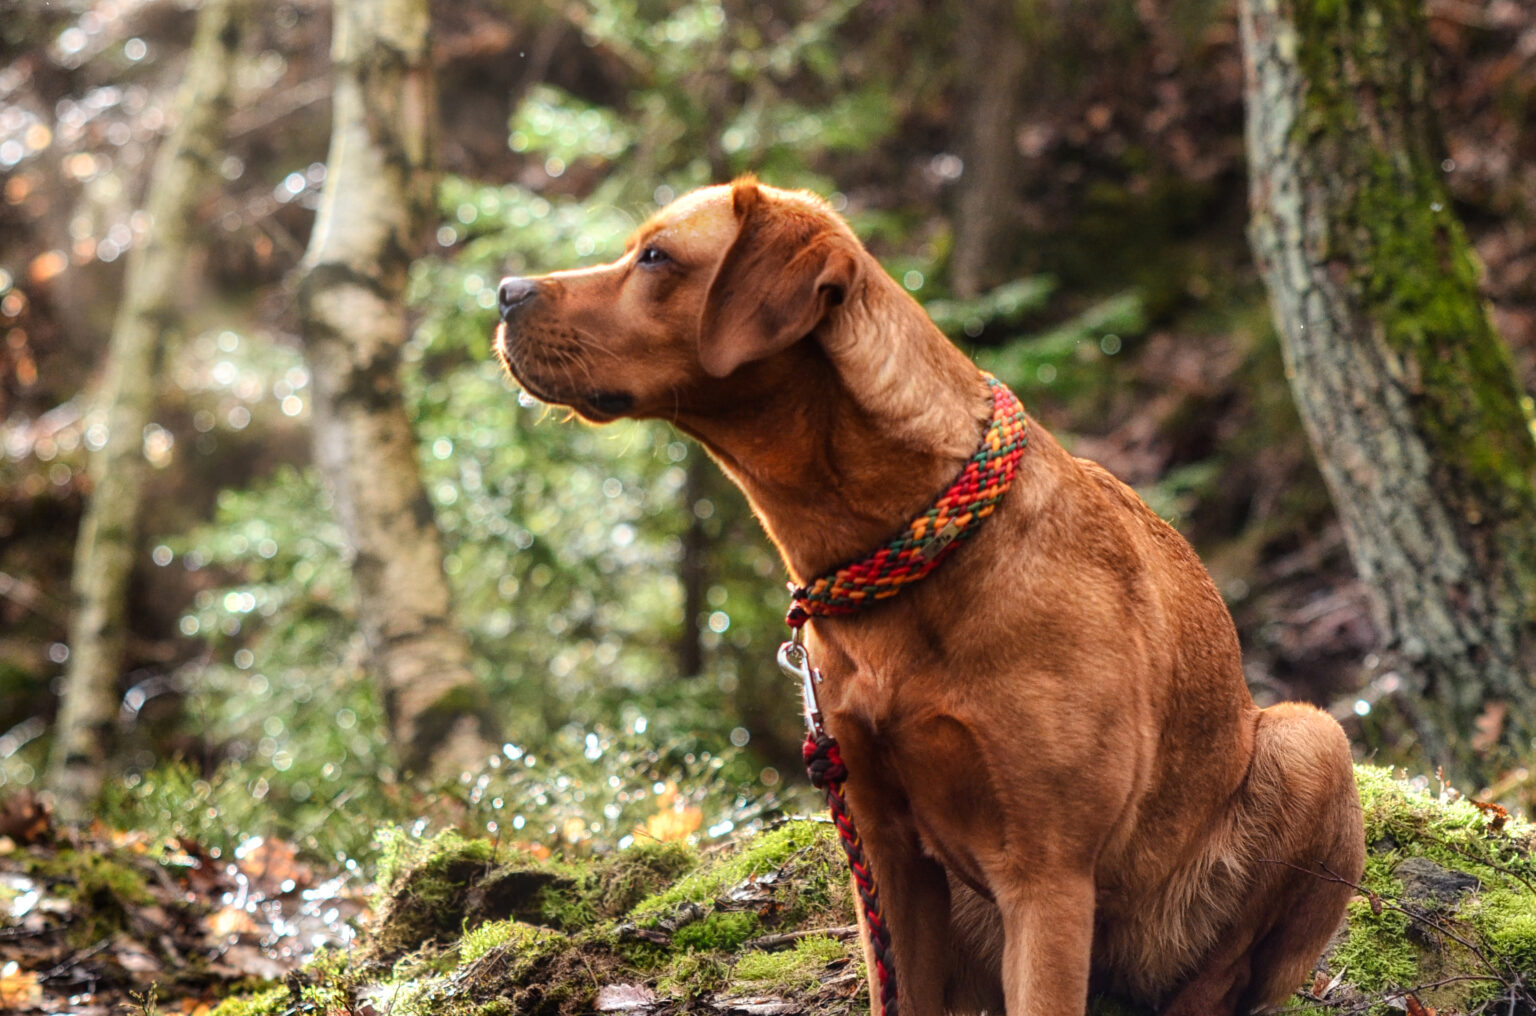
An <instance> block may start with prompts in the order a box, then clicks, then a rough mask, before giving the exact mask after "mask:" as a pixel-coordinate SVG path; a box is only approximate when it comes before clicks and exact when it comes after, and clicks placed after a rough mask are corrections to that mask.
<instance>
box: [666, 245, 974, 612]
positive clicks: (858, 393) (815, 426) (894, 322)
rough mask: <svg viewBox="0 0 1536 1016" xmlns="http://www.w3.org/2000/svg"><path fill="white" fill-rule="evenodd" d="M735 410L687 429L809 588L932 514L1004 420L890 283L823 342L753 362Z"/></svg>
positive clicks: (873, 280)
mask: <svg viewBox="0 0 1536 1016" xmlns="http://www.w3.org/2000/svg"><path fill="white" fill-rule="evenodd" d="M739 384H740V388H739V390H738V391H736V392H735V393H734V394H735V396H736V397H735V398H734V399H733V404H732V405H730V406H724V407H716V409H715V410H714V411H712V412H709V413H705V414H698V415H693V414H685V415H684V416H683V417H682V418H680V419H679V421H678V422H679V424H680V426H682V427H683V428H684V429H685V430H687V431H689V432H690V433H692V434H693V435H694V436H695V437H697V438H698V439H699V440H700V441H702V442H703V443H704V445H705V446H706V447H707V448H708V449H709V450H710V452H711V453H712V454H713V455H714V456H715V458H716V459H717V460H718V461H719V462H720V463H721V465H722V466H723V467H724V468H725V470H726V472H727V473H729V474H730V476H731V478H732V479H733V480H735V481H736V483H737V485H738V486H740V487H741V488H742V490H743V491H744V492H745V493H746V495H747V497H748V499H749V500H750V501H751V502H752V505H753V507H754V508H755V509H756V511H757V514H758V517H759V518H760V519H761V520H762V522H763V525H764V527H765V528H766V529H767V530H768V533H769V535H770V536H771V537H772V538H773V541H774V542H775V543H776V544H777V545H778V548H779V551H780V553H781V554H782V555H783V557H784V561H785V564H786V565H788V567H789V569H790V572H791V574H792V576H793V577H794V578H795V579H796V580H797V581H800V582H805V581H808V580H810V579H812V578H814V577H816V576H817V575H819V574H821V573H823V572H825V571H828V570H830V569H831V568H834V567H836V566H838V565H841V564H844V563H846V562H848V561H850V560H854V559H856V558H860V557H863V556H864V555H865V554H867V553H869V552H870V551H871V550H873V549H874V548H875V547H877V546H879V545H880V544H881V543H883V542H884V541H886V540H888V539H889V538H890V537H891V536H892V534H893V533H895V532H897V531H899V530H900V529H902V528H903V527H904V526H905V525H906V523H907V522H908V521H910V520H911V519H912V518H913V517H914V516H916V515H918V514H919V513H921V512H922V511H924V510H925V509H927V508H928V507H929V506H930V505H931V504H932V502H933V500H934V498H936V497H937V496H938V495H939V494H940V493H941V492H942V491H943V490H944V489H945V488H946V487H947V486H948V485H949V484H950V482H951V481H953V480H954V478H955V476H956V475H957V474H958V473H959V472H960V470H961V469H962V468H963V467H964V465H965V463H966V461H967V460H968V459H969V458H970V456H971V455H972V454H973V453H974V452H975V451H976V447H977V443H978V442H979V441H980V439H981V435H982V434H983V433H984V431H985V430H986V427H987V421H988V419H989V418H990V415H991V400H990V397H989V395H988V392H987V386H986V382H985V381H984V380H983V379H982V377H981V373H980V371H978V370H977V368H976V366H975V364H973V363H971V362H970V360H969V359H967V358H966V357H965V355H964V354H963V353H961V352H960V351H959V350H958V349H956V348H955V347H954V345H953V344H951V343H950V341H949V340H948V339H947V338H945V337H944V335H943V333H942V332H940V331H939V330H938V328H936V327H935V326H934V325H933V323H932V322H931V321H930V320H929V319H928V316H927V314H926V313H925V312H924V311H923V309H922V308H921V307H920V306H919V305H918V304H917V302H916V301H914V300H913V299H912V298H911V297H910V296H908V295H907V293H906V292H905V291H903V290H902V289H901V288H900V287H899V286H898V285H897V284H896V283H895V282H894V281H893V280H891V279H890V278H889V277H888V276H886V275H885V274H884V273H883V272H876V273H871V277H870V278H869V279H868V280H867V281H866V282H864V283H863V284H861V285H860V286H859V287H857V289H855V290H854V291H853V292H852V293H850V294H849V298H848V301H847V302H846V303H845V304H844V305H843V306H842V307H840V308H838V309H837V310H836V311H835V312H834V313H833V314H832V315H830V317H829V318H828V320H827V322H826V323H825V324H824V325H823V326H822V328H821V329H820V330H819V331H818V333H817V336H816V338H814V339H811V340H808V341H806V342H802V343H800V344H799V345H797V346H796V347H794V348H793V349H791V350H789V351H788V352H786V353H784V354H781V355H779V356H777V357H773V358H771V359H770V360H768V361H763V362H762V363H760V364H754V365H751V367H750V368H749V369H748V376H746V377H744V378H742V379H741V380H740V382H739Z"/></svg>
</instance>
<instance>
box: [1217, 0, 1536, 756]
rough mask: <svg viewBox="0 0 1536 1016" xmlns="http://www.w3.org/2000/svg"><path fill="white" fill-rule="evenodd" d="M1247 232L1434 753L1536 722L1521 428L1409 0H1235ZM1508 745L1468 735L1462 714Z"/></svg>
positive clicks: (1535, 444)
mask: <svg viewBox="0 0 1536 1016" xmlns="http://www.w3.org/2000/svg"><path fill="white" fill-rule="evenodd" d="M1240 12H1241V28H1242V35H1243V45H1244V63H1245V67H1246V76H1247V105H1248V152H1249V159H1250V164H1251V166H1250V172H1251V174H1252V179H1251V204H1252V213H1253V218H1252V224H1251V227H1250V239H1251V241H1252V245H1253V249H1254V253H1255V255H1256V256H1257V259H1258V263H1259V267H1260V270H1261V272H1262V274H1263V276H1264V280H1265V282H1266V284H1267V285H1268V287H1269V292H1270V296H1271V300H1272V302H1273V309H1274V314H1275V321H1276V324H1277V326H1278V328H1279V331H1280V336H1281V342H1282V347H1283V349H1284V352H1285V360H1286V368H1287V374H1288V376H1289V378H1290V382H1291V388H1292V391H1293V394H1294V395H1295V398H1296V402H1297V405H1298V406H1299V407H1300V410H1301V416H1302V419H1303V420H1304V421H1305V424H1306V427H1307V432H1308V435H1309V436H1310V438H1311V440H1312V444H1313V447H1314V450H1315V451H1316V454H1317V458H1318V461H1319V465H1320V466H1321V468H1322V471H1323V475H1324V477H1325V478H1326V480H1327V482H1328V485H1329V488H1330V490H1331V492H1332V495H1333V499H1334V502H1335V504H1336V505H1337V507H1338V511H1339V515H1340V518H1341V519H1342V521H1343V525H1344V531H1345V534H1346V537H1347V539H1348V541H1349V547H1350V551H1351V554H1352V556H1353V558H1354V561H1355V565H1356V567H1357V568H1358V569H1359V572H1360V575H1361V577H1362V578H1363V579H1364V580H1365V582H1366V583H1367V584H1368V585H1369V586H1370V587H1371V588H1372V589H1374V591H1375V593H1376V599H1377V601H1378V605H1379V610H1378V623H1379V625H1380V627H1381V632H1382V636H1383V638H1384V643H1385V648H1386V650H1387V653H1386V654H1385V659H1386V664H1385V665H1386V666H1393V667H1396V668H1398V669H1399V670H1400V671H1401V672H1402V673H1403V675H1404V676H1405V677H1407V678H1409V679H1410V687H1413V688H1415V689H1416V690H1418V691H1420V692H1421V693H1422V696H1423V698H1424V702H1423V704H1422V707H1421V708H1420V709H1418V720H1419V723H1418V726H1419V730H1420V735H1421V737H1422V739H1423V741H1424V746H1425V747H1426V748H1427V749H1428V751H1429V753H1430V754H1431V755H1432V756H1433V757H1434V758H1435V759H1436V761H1440V762H1443V763H1445V764H1447V765H1448V766H1450V767H1452V768H1453V769H1454V771H1456V772H1457V773H1459V774H1461V775H1462V776H1471V777H1482V778H1486V777H1487V776H1488V775H1489V774H1490V773H1491V772H1492V771H1493V770H1494V769H1495V768H1497V767H1498V766H1501V765H1504V764H1505V763H1507V762H1508V761H1509V760H1510V759H1509V757H1508V756H1509V755H1521V754H1524V755H1525V756H1527V757H1528V756H1529V746H1530V744H1531V739H1532V737H1533V735H1536V684H1533V678H1536V440H1533V430H1532V419H1531V403H1530V400H1529V397H1528V396H1526V394H1525V393H1524V392H1522V391H1521V390H1520V387H1519V384H1518V382H1517V381H1516V379H1515V375H1514V372H1513V369H1512V364H1511V360H1510V357H1509V353H1508V350H1507V349H1506V348H1505V347H1504V345H1503V343H1502V342H1501V341H1500V339H1499V336H1498V335H1497V334H1496V333H1495V332H1494V330H1493V327H1492V325H1491V324H1490V322H1489V319H1488V315H1487V312H1486V309H1485V307H1484V305H1483V300H1482V297H1481V295H1480V293H1479V289H1478V266H1477V263H1476V261H1475V259H1474V257H1473V255H1472V253H1471V250H1470V248H1469V246H1468V243H1467V239H1466V236H1465V234H1464V232H1463V230H1462V228H1461V225H1460V223H1459V222H1458V221H1457V219H1456V217H1455V216H1454V215H1453V213H1452V211H1451V208H1450V203H1449V200H1448V198H1447V196H1446V191H1445V188H1444V186H1443V184H1442V181H1441V172H1442V164H1441V160H1442V155H1441V148H1440V145H1441V143H1440V139H1439V136H1438V133H1437V131H1436V128H1435V125H1434V122H1433V114H1432V110H1431V109H1430V105H1429V101H1428V82H1427V75H1426V61H1427V55H1428V54H1427V45H1426V41H1425V32H1424V24H1423V12H1422V8H1421V5H1420V4H1419V3H1418V2H1417V0H1242V2H1241V3H1240ZM1480 717H1481V718H1483V719H1484V726H1485V729H1487V730H1489V731H1490V732H1491V731H1498V732H1499V733H1500V742H1501V744H1502V746H1503V750H1499V749H1498V748H1495V749H1494V750H1493V752H1492V753H1491V754H1488V753H1484V752H1479V751H1476V750H1474V749H1473V748H1472V746H1471V744H1470V737H1469V735H1470V734H1471V733H1472V731H1473V729H1474V722H1475V721H1476V720H1477V719H1479V718H1480Z"/></svg>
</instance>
